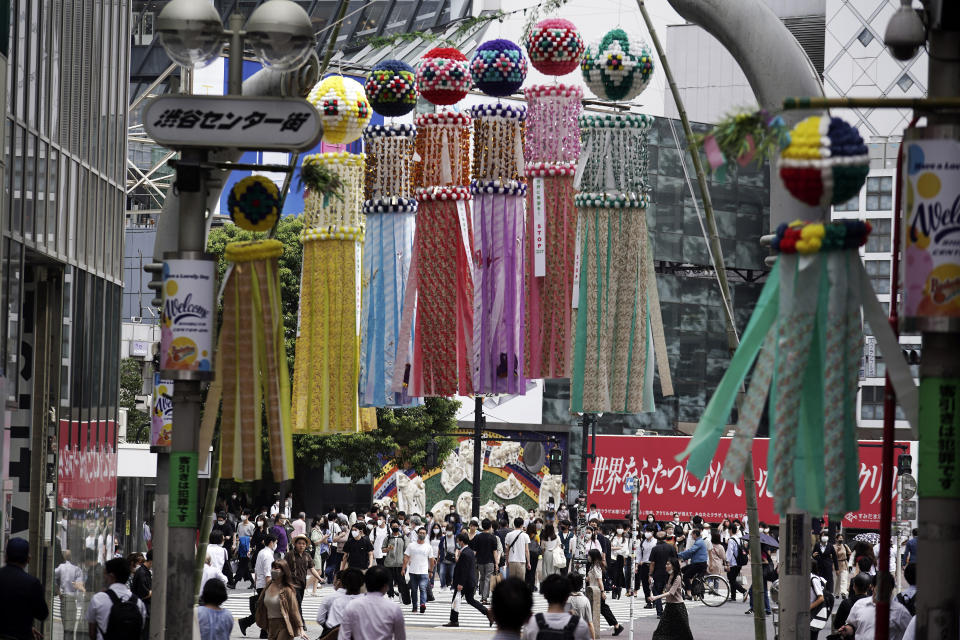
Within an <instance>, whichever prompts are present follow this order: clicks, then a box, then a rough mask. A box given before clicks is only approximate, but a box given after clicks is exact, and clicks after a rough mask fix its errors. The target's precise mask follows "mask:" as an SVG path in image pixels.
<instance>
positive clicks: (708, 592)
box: [691, 574, 730, 607]
mask: <svg viewBox="0 0 960 640" xmlns="http://www.w3.org/2000/svg"><path fill="white" fill-rule="evenodd" d="M691 593H692V596H693V599H694V600H699V601H700V602H702V603H703V604H705V605H707V606H708V607H719V606H721V605H723V603H724V602H726V601H727V599H728V598H729V597H730V583H729V582H727V579H726V578H725V577H724V576H719V575H716V574H705V575H698V576H697V577H696V578H694V579H693V581H692V582H691Z"/></svg>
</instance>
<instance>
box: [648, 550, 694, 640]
mask: <svg viewBox="0 0 960 640" xmlns="http://www.w3.org/2000/svg"><path fill="white" fill-rule="evenodd" d="M665 571H666V575H667V579H666V588H665V590H664V591H663V592H662V593H659V594H657V595H655V596H651V597H649V598H647V600H648V601H649V602H656V603H657V610H658V611H659V610H660V600H665V601H666V603H667V604H666V606H665V607H664V610H663V614H662V615H661V614H658V615H657V617H658V618H660V622H659V624H657V628H656V630H655V631H654V632H653V640H693V633H691V631H690V618H689V616H688V615H687V607H686V606H685V605H684V604H683V579H682V578H681V576H680V561H679V560H677V559H676V558H671V559H670V560H669V561H668V562H667V564H666V567H665Z"/></svg>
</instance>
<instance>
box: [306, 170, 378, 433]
mask: <svg viewBox="0 0 960 640" xmlns="http://www.w3.org/2000/svg"><path fill="white" fill-rule="evenodd" d="M308 162H318V163H321V164H323V165H325V166H326V167H327V168H328V169H330V170H331V171H332V172H333V173H336V174H337V176H338V177H339V178H340V182H341V183H342V185H343V186H342V188H341V196H342V197H340V198H337V197H331V196H326V195H320V194H317V193H314V192H313V191H308V193H307V196H306V198H305V199H304V205H305V207H304V215H303V217H304V220H303V232H302V235H301V239H302V240H303V271H302V276H301V282H300V331H299V336H298V338H297V359H296V365H295V367H294V372H293V386H294V395H293V430H294V431H295V432H300V433H325V432H334V431H338V432H351V431H356V430H357V428H358V424H359V422H358V413H357V402H358V398H357V388H358V387H357V385H358V379H359V360H360V297H361V292H360V269H361V264H360V254H361V248H362V246H363V231H364V228H363V216H362V215H361V210H360V203H361V201H362V199H363V180H364V173H363V169H364V156H363V155H362V154H361V155H354V154H350V153H323V154H317V155H313V156H307V157H306V158H304V164H306V163H308Z"/></svg>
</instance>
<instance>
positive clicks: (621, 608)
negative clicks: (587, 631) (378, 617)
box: [223, 585, 702, 638]
mask: <svg viewBox="0 0 960 640" xmlns="http://www.w3.org/2000/svg"><path fill="white" fill-rule="evenodd" d="M330 593H332V590H331V587H329V586H326V585H324V586H323V587H322V588H320V589H319V590H318V591H317V595H316V596H312V595H310V592H309V591H308V592H307V595H306V596H304V598H303V617H304V619H305V620H306V621H307V623H308V629H310V630H311V631H313V630H315V629H317V628H318V625H317V623H316V619H317V609H318V608H319V607H320V603H321V602H322V601H323V598H325V597H326V596H327V595H328V594H330ZM252 594H253V592H252V591H239V590H238V591H232V592H230V597H229V598H228V600H227V602H225V603H224V604H223V606H224V607H225V608H227V609H229V610H230V612H231V613H232V614H233V617H234V618H235V619H237V620H239V619H240V618H243V617H246V616H247V615H249V614H250V608H249V600H250V596H251V595H252ZM434 597H435V598H436V600H435V601H433V602H428V603H427V610H426V611H425V612H424V613H422V614H421V613H414V612H413V611H411V608H410V605H407V606H404V605H403V604H402V603H401V602H400V598H396V599H395V600H394V601H395V602H396V603H397V606H399V607H402V609H403V618H404V621H405V622H406V625H407V626H408V627H431V628H434V627H441V626H442V625H444V624H445V623H446V622H448V621H449V620H450V600H451V598H453V592H452V591H450V590H449V589H439V588H434ZM607 603H608V604H609V605H610V610H611V611H612V612H613V615H614V616H615V617H616V618H617V621H618V622H619V623H620V624H624V623H625V622H626V621H627V620H629V619H630V601H629V599H628V598H626V597H622V598H619V599H617V600H614V599H612V598H611V597H610V594H607ZM644 604H645V603H644V601H643V598H642V597H640V598H638V599H636V600H635V601H634V605H633V617H634V618H635V619H636V618H649V617H653V616H656V614H657V612H656V609H644ZM686 604H687V607H688V608H690V607H698V606H702V605H701V603H699V602H696V603H694V602H687V603H686ZM546 610H547V601H546V600H544V599H543V596H541V595H540V594H539V593H534V594H533V611H534V613H539V612H542V611H546ZM600 623H601V626H602V631H608V630H609V629H608V628H607V624H606V623H605V622H604V621H603V619H602V618H601V620H600ZM489 626H490V623H489V622H488V621H487V619H486V618H484V617H483V616H482V615H481V614H480V612H479V611H477V610H476V609H474V608H473V607H471V606H470V605H468V604H466V603H462V604H461V606H460V627H461V628H466V629H487V628H489ZM251 629H252V630H255V629H256V627H251ZM247 636H249V637H254V638H255V637H256V636H257V634H256V633H254V631H247Z"/></svg>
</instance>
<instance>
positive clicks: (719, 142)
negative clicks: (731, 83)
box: [694, 109, 790, 180]
mask: <svg viewBox="0 0 960 640" xmlns="http://www.w3.org/2000/svg"><path fill="white" fill-rule="evenodd" d="M694 139H695V140H696V142H697V144H700V145H703V151H704V153H706V155H707V162H708V163H709V166H710V171H711V172H712V173H713V175H715V176H717V178H719V179H720V180H726V176H727V172H728V170H729V168H730V167H732V166H733V165H732V164H731V163H732V162H736V163H737V164H738V165H740V166H741V167H746V166H747V165H749V164H750V163H751V162H756V163H757V165H760V164H763V161H764V160H766V159H767V158H771V159H772V156H773V155H774V154H775V153H779V152H781V151H782V150H783V149H785V148H786V147H787V145H789V144H790V131H789V129H787V125H786V123H785V122H784V121H783V118H782V117H780V116H771V115H770V114H769V113H768V112H767V111H766V110H765V109H760V110H759V111H752V112H741V113H734V114H731V115H728V116H726V117H724V118H723V119H722V120H720V122H718V123H717V124H716V125H715V126H714V127H713V129H711V130H710V132H709V133H707V134H705V135H704V134H701V135H696V136H694Z"/></svg>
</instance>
